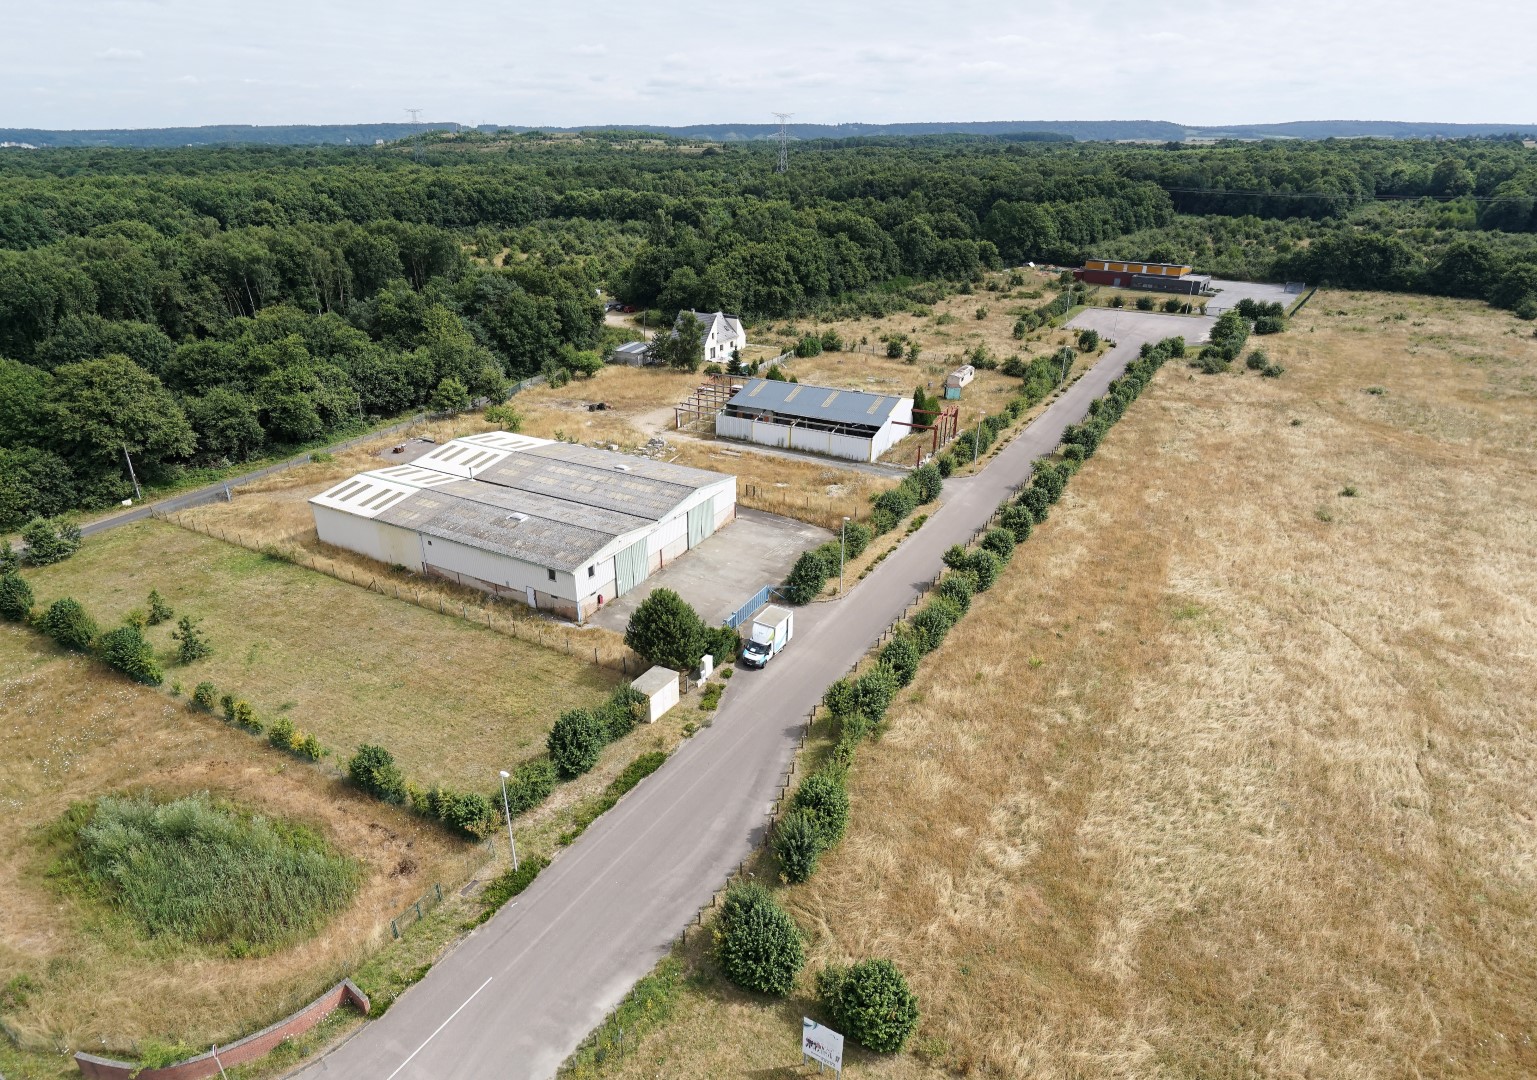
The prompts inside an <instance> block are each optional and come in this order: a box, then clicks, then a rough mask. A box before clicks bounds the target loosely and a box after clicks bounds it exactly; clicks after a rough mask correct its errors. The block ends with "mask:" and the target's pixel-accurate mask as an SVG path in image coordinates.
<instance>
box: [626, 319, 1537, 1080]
mask: <svg viewBox="0 0 1537 1080" xmlns="http://www.w3.org/2000/svg"><path fill="white" fill-rule="evenodd" d="M1509 326H1510V321H1509V316H1508V315H1501V314H1499V313H1498V312H1491V311H1489V310H1487V309H1485V308H1483V307H1482V306H1481V305H1477V304H1468V303H1464V302H1457V301H1448V300H1438V299H1429V298H1418V297H1391V296H1383V295H1376V294H1359V293H1341V292H1332V291H1326V292H1321V293H1319V294H1318V296H1317V297H1315V298H1314V300H1313V302H1311V303H1310V304H1309V305H1308V307H1307V308H1305V309H1304V311H1303V313H1302V314H1300V315H1299V316H1298V317H1297V318H1296V319H1295V320H1294V324H1293V326H1292V328H1291V330H1290V332H1289V333H1287V334H1284V335H1281V336H1279V337H1277V338H1273V339H1271V342H1270V343H1267V349H1268V350H1269V351H1270V353H1271V355H1272V356H1273V358H1274V359H1276V360H1277V361H1278V362H1280V363H1282V364H1284V366H1285V367H1286V375H1285V377H1284V378H1280V379H1266V378H1262V377H1260V376H1259V375H1258V373H1256V372H1253V371H1249V370H1246V369H1235V370H1233V371H1230V372H1229V373H1226V374H1221V375H1216V376H1212V377H1203V376H1201V375H1199V374H1196V373H1194V372H1193V371H1191V369H1189V368H1185V367H1183V366H1181V365H1180V364H1179V363H1177V362H1176V363H1172V364H1166V365H1165V367H1164V370H1163V371H1162V373H1161V374H1160V375H1159V376H1158V377H1157V378H1156V380H1155V381H1154V384H1153V387H1152V389H1151V390H1150V391H1149V392H1148V393H1147V394H1145V395H1144V396H1143V398H1142V400H1141V401H1139V402H1138V403H1137V404H1136V405H1135V406H1134V407H1133V408H1132V409H1131V410H1130V411H1129V412H1128V414H1127V417H1126V419H1125V420H1124V421H1122V422H1121V423H1120V424H1118V425H1116V427H1115V428H1114V430H1113V432H1111V433H1110V434H1109V436H1108V437H1107V438H1105V439H1104V440H1103V442H1102V443H1101V444H1100V445H1099V446H1098V448H1097V452H1096V453H1095V454H1094V456H1093V458H1092V459H1091V460H1089V461H1087V462H1086V463H1085V464H1084V465H1083V466H1082V467H1081V468H1080V469H1079V470H1078V472H1077V475H1076V476H1075V477H1074V478H1073V480H1072V482H1071V484H1070V485H1068V487H1067V489H1066V491H1065V493H1064V495H1063V497H1062V498H1061V500H1060V502H1058V503H1057V505H1056V506H1055V507H1054V508H1053V509H1052V511H1051V513H1050V515H1049V518H1048V520H1047V521H1045V522H1044V523H1040V524H1038V525H1036V526H1035V527H1034V529H1033V534H1032V536H1031V539H1030V540H1029V542H1028V543H1025V544H1023V545H1021V546H1019V547H1018V548H1017V549H1016V551H1015V553H1014V555H1013V558H1012V560H1011V561H1010V564H1009V566H1008V568H1007V569H1006V570H1004V571H1003V573H1002V574H1001V575H1000V577H999V579H998V582H997V584H995V585H994V586H993V588H992V589H991V590H990V591H988V592H986V593H983V594H980V595H977V596H975V597H974V598H972V599H971V600H970V611H969V613H968V614H967V615H966V616H965V617H964V618H961V619H960V620H959V621H958V622H956V623H955V625H954V626H953V628H951V629H949V631H948V633H947V634H946V636H945V638H944V641H943V644H941V645H939V647H938V649H937V651H936V653H935V655H934V656H933V658H932V660H931V661H929V662H927V663H925V664H924V665H923V666H922V667H921V668H919V669H918V671H917V674H916V677H915V678H914V679H913V681H912V682H911V684H910V685H909V686H908V687H907V688H906V689H904V690H902V691H900V692H899V693H898V694H897V695H896V696H895V698H894V700H893V701H892V703H891V705H890V706H889V708H888V709H887V711H886V713H885V717H884V722H883V726H882V728H881V730H880V735H879V738H878V739H877V740H876V741H875V742H874V743H873V744H872V745H868V746H865V747H864V748H863V749H862V750H861V751H860V752H859V754H858V757H857V760H856V762H855V764H854V765H853V767H852V769H851V771H850V773H849V781H848V790H849V803H850V813H849V823H848V827H847V830H846V833H845V834H844V836H843V838H842V839H841V840H840V841H838V842H837V843H836V844H835V845H833V846H831V847H829V848H828V849H827V850H825V851H824V852H822V853H821V854H820V856H819V860H818V864H817V867H816V870H815V873H814V874H813V875H811V876H810V877H809V879H808V880H807V881H806V882H805V883H804V884H794V885H790V886H788V887H786V888H785V889H783V890H782V891H781V892H780V894H779V895H780V901H781V903H782V905H783V907H784V910H785V911H786V912H787V913H788V914H789V915H791V916H792V917H793V918H794V919H795V921H796V923H797V924H798V925H799V926H800V927H802V928H803V930H804V932H805V945H804V947H805V951H806V962H805V968H806V969H808V970H817V969H819V968H821V967H823V966H826V965H840V964H846V963H848V961H849V960H850V959H856V958H859V957H863V956H869V955H876V956H884V957H888V958H890V959H891V960H893V961H895V963H896V965H897V966H898V968H899V969H900V970H901V971H902V972H903V973H904V974H905V976H906V977H907V979H908V980H909V981H910V983H911V985H912V989H913V991H914V992H915V993H916V995H917V998H918V1000H919V1002H920V1004H921V1010H922V1019H921V1021H920V1023H919V1027H918V1030H917V1031H916V1032H915V1034H914V1037H913V1038H912V1040H911V1041H910V1042H909V1043H908V1045H907V1049H906V1052H904V1053H902V1054H898V1055H895V1056H880V1057H875V1056H866V1055H863V1053H862V1052H857V1051H856V1052H855V1054H853V1055H851V1058H850V1060H851V1061H852V1063H853V1065H854V1067H855V1068H857V1069H859V1070H860V1071H861V1072H865V1073H868V1074H870V1075H882V1076H893V1077H900V1076H933V1075H949V1074H954V1073H961V1074H967V1073H970V1074H974V1075H975V1074H982V1075H1019V1074H1031V1075H1078V1074H1096V1075H1098V1074H1112V1075H1120V1074H1126V1075H1148V1074H1157V1073H1160V1072H1162V1071H1169V1072H1171V1073H1178V1074H1206V1073H1230V1072H1234V1071H1254V1072H1273V1071H1295V1072H1299V1073H1300V1072H1314V1073H1318V1074H1321V1075H1341V1074H1354V1073H1356V1072H1362V1073H1368V1072H1373V1071H1378V1070H1387V1071H1414V1070H1416V1069H1417V1070H1419V1071H1420V1072H1421V1073H1423V1074H1425V1075H1429V1074H1431V1073H1436V1074H1453V1073H1456V1072H1459V1071H1466V1072H1469V1074H1470V1075H1472V1074H1476V1075H1480V1076H1492V1077H1517V1076H1524V1075H1527V1074H1529V1073H1530V1072H1531V1071H1532V1069H1533V1068H1534V1061H1537V1059H1534V1058H1533V1056H1532V1054H1533V1051H1532V1048H1531V1043H1530V1034H1531V1033H1530V1031H1529V1027H1530V1025H1529V1023H1528V1018H1529V1017H1530V1016H1531V1015H1532V1013H1533V1011H1534V1006H1537V1002H1534V1001H1533V1000H1532V995H1531V991H1530V987H1531V985H1533V983H1532V980H1531V979H1529V978H1524V977H1519V976H1518V973H1521V972H1527V971H1531V970H1537V967H1534V965H1537V954H1534V953H1533V951H1532V949H1531V948H1529V947H1528V946H1526V945H1525V944H1523V943H1524V941H1525V940H1526V935H1524V934H1523V933H1522V932H1521V929H1520V928H1521V927H1523V926H1525V925H1526V924H1527V923H1529V922H1530V920H1531V919H1532V917H1533V914H1534V912H1533V907H1532V904H1533V900H1532V895H1531V890H1530V888H1529V887H1528V883H1527V882H1526V880H1525V878H1524V876H1523V872H1522V870H1521V867H1522V866H1523V865H1524V864H1525V863H1526V862H1527V861H1529V859H1530V850H1529V849H1530V847H1531V844H1530V838H1529V837H1528V835H1527V832H1528V831H1527V830H1526V829H1525V828H1524V826H1523V825H1522V824H1521V823H1522V822H1524V821H1525V820H1526V818H1527V817H1529V816H1530V815H1531V813H1533V798H1534V796H1533V791H1532V787H1531V785H1530V784H1529V783H1527V782H1526V781H1525V779H1524V777H1525V766H1524V762H1525V761H1527V760H1528V759H1529V758H1530V756H1531V753H1532V741H1533V738H1534V736H1533V733H1532V732H1531V730H1530V724H1528V723H1526V722H1525V721H1524V719H1523V717H1524V716H1525V710H1524V709H1523V707H1522V704H1521V703H1522V702H1523V701H1524V700H1525V698H1526V697H1527V696H1529V695H1530V693H1531V692H1532V687H1531V686H1530V674H1529V672H1528V671H1527V670H1526V666H1524V665H1523V664H1522V663H1521V661H1520V659H1519V657H1521V656H1523V655H1525V653H1526V652H1527V651H1529V649H1530V644H1531V643H1530V642H1529V641H1528V640H1527V637H1526V635H1527V627H1528V626H1529V625H1530V624H1531V622H1532V612H1531V610H1530V607H1531V601H1530V597H1532V596H1533V595H1537V581H1531V580H1528V579H1530V577H1531V573H1530V560H1527V559H1524V558H1522V557H1521V554H1520V553H1521V552H1523V551H1524V550H1525V549H1526V546H1527V544H1528V538H1529V536H1530V535H1531V531H1532V526H1533V524H1534V523H1533V521H1532V520H1531V509H1530V508H1531V506H1532V505H1533V495H1534V494H1537V488H1534V485H1537V474H1534V472H1533V464H1534V462H1533V459H1532V451H1531V448H1532V446H1533V445H1537V442H1534V439H1533V435H1534V429H1537V409H1534V405H1533V399H1532V396H1531V389H1532V385H1533V384H1532V380H1533V377H1534V375H1533V373H1534V372H1537V343H1533V342H1532V341H1530V340H1528V339H1525V338H1524V337H1513V336H1511V335H1510V334H1509V333H1508V332H1507V331H1508V329H1509ZM1187 372H1190V374H1191V375H1193V378H1192V377H1187ZM1372 387H1378V388H1381V389H1382V391H1383V392H1382V393H1380V394H1371V393H1366V392H1365V391H1366V390H1367V389H1368V388H1372ZM1342 486H1349V487H1351V488H1352V489H1353V490H1354V492H1355V494H1354V495H1353V496H1351V497H1349V498H1343V497H1341V495H1340V492H1341V490H1342ZM1325 506H1326V507H1328V508H1329V509H1330V510H1331V515H1330V517H1329V519H1328V520H1322V519H1321V518H1320V517H1319V516H1318V515H1317V514H1316V513H1315V511H1316V510H1318V509H1319V508H1320V507H1325ZM1432 943H1433V947H1432ZM702 947H703V946H702V945H699V944H696V945H694V946H691V947H689V948H688V949H685V950H684V951H683V953H682V959H683V961H684V962H685V964H688V965H692V966H696V968H697V972H698V974H697V976H696V978H695V979H693V980H692V981H690V980H686V979H685V980H683V981H682V983H681V985H680V988H679V989H678V990H677V992H676V993H675V995H674V1000H673V1002H672V1006H671V1019H670V1020H669V1021H668V1022H667V1023H665V1024H663V1025H662V1026H661V1027H660V1028H659V1029H657V1030H656V1031H655V1032H654V1033H653V1034H649V1035H648V1036H647V1037H646V1041H645V1042H644V1044H643V1045H642V1048H641V1050H640V1051H639V1052H637V1053H636V1054H635V1055H633V1056H632V1057H630V1058H629V1059H627V1060H626V1061H625V1062H624V1063H622V1064H619V1065H617V1066H614V1067H610V1068H609V1069H608V1070H607V1073H608V1074H609V1075H619V1076H632V1075H633V1076H639V1075H642V1074H645V1075H651V1074H652V1073H654V1072H655V1070H656V1069H657V1068H658V1067H665V1068H672V1069H676V1070H679V1071H681V1072H683V1073H685V1074H687V1075H699V1076H704V1075H732V1074H739V1073H743V1072H752V1071H755V1070H763V1069H772V1068H779V1067H785V1066H787V1065H789V1064H791V1063H792V1062H793V1058H794V1055H793V1049H787V1047H789V1045H790V1042H791V1041H792V1039H793V1030H794V1027H795V1025H796V1024H798V1023H799V1017H800V1016H801V1015H802V1014H803V1013H807V1014H812V1015H816V1013H815V1012H814V1010H816V1009H818V1008H820V1007H822V1006H821V1005H820V1003H819V1000H818V997H817V989H818V988H817V987H816V986H814V985H813V981H814V980H811V979H809V978H808V977H807V976H804V975H802V976H800V977H799V978H798V979H797V981H796V983H795V987H794V989H793V990H792V991H791V993H790V996H789V997H788V998H787V999H785V1001H784V1002H783V1003H777V1002H766V1001H765V1000H764V999H763V998H761V997H757V996H755V995H750V994H743V993H740V992H739V991H737V990H735V989H733V988H732V987H731V984H729V983H728V982H727V981H725V980H724V979H723V978H721V977H720V976H718V975H716V974H715V973H714V972H715V971H716V969H715V967H714V963H713V961H711V960H709V959H708V958H707V957H706V956H705V955H704V954H703V953H702V952H701V951H700V950H701V949H702ZM1363 974H1364V975H1365V976H1369V977H1363ZM822 1015H824V1016H826V1015H828V1014H827V1013H826V1012H823V1013H822Z"/></svg>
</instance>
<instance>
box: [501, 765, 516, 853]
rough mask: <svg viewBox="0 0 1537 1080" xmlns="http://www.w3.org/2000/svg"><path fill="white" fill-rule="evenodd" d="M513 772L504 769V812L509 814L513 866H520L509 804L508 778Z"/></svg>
mask: <svg viewBox="0 0 1537 1080" xmlns="http://www.w3.org/2000/svg"><path fill="white" fill-rule="evenodd" d="M511 775H512V774H511V773H509V772H508V771H507V770H506V769H503V770H502V813H504V814H506V815H507V846H508V847H510V848H511V849H512V868H513V869H514V870H516V869H517V868H518V842H517V841H516V840H514V839H513V838H512V810H511V809H510V808H509V807H508V805H507V778H508V777H509V776H511Z"/></svg>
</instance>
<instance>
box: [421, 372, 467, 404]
mask: <svg viewBox="0 0 1537 1080" xmlns="http://www.w3.org/2000/svg"><path fill="white" fill-rule="evenodd" d="M429 407H430V408H431V409H432V411H433V412H439V413H462V412H464V411H465V410H466V409H468V408H469V407H470V391H469V388H468V387H466V386H465V385H464V383H462V382H460V381H459V380H458V379H456V378H454V377H453V376H452V375H446V376H444V377H443V378H442V379H441V380H439V382H438V387H437V389H436V390H434V391H433V392H432V401H431V402H430V406H429Z"/></svg>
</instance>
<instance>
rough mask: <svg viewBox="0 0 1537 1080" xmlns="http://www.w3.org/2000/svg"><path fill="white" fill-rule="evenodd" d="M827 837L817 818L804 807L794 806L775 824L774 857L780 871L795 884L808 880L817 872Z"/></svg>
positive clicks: (787, 879)
mask: <svg viewBox="0 0 1537 1080" xmlns="http://www.w3.org/2000/svg"><path fill="white" fill-rule="evenodd" d="M826 846H827V845H826V841H825V840H824V838H823V835H822V830H821V827H820V825H819V824H818V822H817V820H816V818H815V817H814V816H813V815H812V814H810V813H809V812H807V811H806V810H801V809H792V810H790V812H789V813H787V814H785V816H784V817H782V818H781V819H780V820H779V824H778V825H776V826H775V827H774V844H773V847H774V858H775V859H777V860H778V861H779V872H780V873H781V874H783V875H784V879H785V880H786V881H788V882H790V883H791V884H792V885H793V884H799V883H800V882H802V881H808V880H810V878H811V875H812V874H814V873H816V869H817V857H818V856H819V855H821V853H822V850H823V848H825V847H826Z"/></svg>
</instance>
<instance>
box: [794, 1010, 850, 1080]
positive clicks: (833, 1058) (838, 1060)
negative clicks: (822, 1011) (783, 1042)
mask: <svg viewBox="0 0 1537 1080" xmlns="http://www.w3.org/2000/svg"><path fill="white" fill-rule="evenodd" d="M807 1058H810V1059H811V1060H812V1061H815V1062H816V1063H817V1067H818V1069H820V1068H821V1067H822V1066H823V1065H831V1066H832V1067H833V1070H834V1071H835V1072H837V1074H838V1075H839V1076H842V1075H843V1036H842V1035H839V1034H838V1033H837V1032H836V1031H834V1030H833V1029H832V1028H829V1027H823V1026H822V1025H821V1024H819V1023H817V1022H816V1021H815V1020H813V1019H811V1018H810V1017H807V1016H803V1017H801V1063H802V1064H804V1063H805V1061H806V1059H807Z"/></svg>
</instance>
